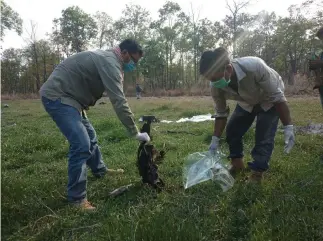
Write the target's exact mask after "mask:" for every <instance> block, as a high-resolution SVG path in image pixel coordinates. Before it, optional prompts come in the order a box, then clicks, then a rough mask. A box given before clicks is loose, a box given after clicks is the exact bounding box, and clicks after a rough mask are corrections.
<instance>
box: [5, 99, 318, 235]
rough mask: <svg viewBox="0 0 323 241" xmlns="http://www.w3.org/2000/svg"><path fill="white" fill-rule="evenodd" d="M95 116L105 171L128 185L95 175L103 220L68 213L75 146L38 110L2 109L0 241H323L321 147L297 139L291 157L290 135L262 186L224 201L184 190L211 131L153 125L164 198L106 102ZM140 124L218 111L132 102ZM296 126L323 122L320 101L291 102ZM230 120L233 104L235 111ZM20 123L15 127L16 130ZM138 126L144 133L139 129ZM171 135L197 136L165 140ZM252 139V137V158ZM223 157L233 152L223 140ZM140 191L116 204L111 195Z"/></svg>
mask: <svg viewBox="0 0 323 241" xmlns="http://www.w3.org/2000/svg"><path fill="white" fill-rule="evenodd" d="M104 101H106V102H107V104H106V105H97V106H95V107H93V108H92V109H90V111H89V112H88V117H89V119H90V120H91V121H92V124H93V126H94V127H95V128H96V131H97V134H98V137H99V143H100V146H101V150H102V153H103V157H104V160H105V163H106V164H107V165H108V166H109V167H110V168H123V169H124V170H125V173H124V174H123V175H110V176H106V177H104V178H103V179H99V180H96V179H94V178H93V177H92V175H91V173H90V172H89V175H88V199H89V200H90V201H91V202H92V203H93V204H94V205H95V206H96V207H97V211H96V212H95V213H82V212H77V211H75V210H73V209H72V208H71V207H69V206H68V205H66V200H65V195H66V189H65V188H66V183H67V159H66V156H67V152H68V143H67V142H66V141H65V139H64V137H63V136H62V134H61V133H60V132H59V131H58V129H57V128H56V126H55V124H54V122H52V120H51V119H50V118H49V116H48V115H47V113H46V112H45V111H44V110H43V108H42V106H41V103H40V101H39V100H30V101H29V100H21V101H20V100H14V101H6V102H4V101H3V102H2V105H3V104H5V103H7V104H9V108H3V109H2V123H1V129H2V141H1V158H2V163H1V168H2V171H1V175H2V178H1V189H2V192H1V214H2V217H1V219H2V224H1V231H2V234H1V236H2V240H41V241H46V240H82V241H83V240H96V241H99V240H113V241H128V240H129V241H130V240H145V241H146V240H154V241H156V240H161V241H163V240H165V241H168V240H172V241H175V240H184V241H189V240H194V241H196V240H207V241H208V240H228V241H232V240H252V241H256V240H259V241H260V240H261V241H268V240H272V241H273V240H284V241H286V240H291V241H297V240H302V241H303V240H313V241H319V240H323V161H322V160H320V155H322V154H323V138H322V136H315V135H300V134H299V135H297V136H296V138H297V143H296V146H295V147H294V149H293V151H292V152H291V153H290V154H289V155H284V154H283V133H282V132H278V133H277V136H276V147H275V150H274V153H273V156H272V160H271V168H270V172H268V174H267V175H266V179H265V181H264V182H263V184H262V185H250V184H246V183H244V182H243V181H242V180H239V179H238V180H237V181H236V183H235V185H234V187H233V188H232V189H230V190H229V191H228V192H225V193H223V192H222V191H221V189H220V187H219V186H217V185H216V184H214V183H212V182H205V183H203V184H200V185H196V186H194V187H192V188H189V189H187V190H184V189H183V187H182V166H183V162H184V159H185V157H187V155H188V154H190V153H193V152H197V151H205V150H207V148H208V145H209V142H210V139H211V134H212V128H213V122H203V123H182V124H163V123H158V124H153V127H154V130H153V135H154V137H155V138H154V143H155V144H156V146H157V148H158V147H159V148H160V147H162V146H163V145H164V144H165V148H166V149H167V154H166V159H165V161H164V163H163V164H162V165H161V166H160V175H161V176H162V177H163V179H164V181H165V182H166V190H165V191H164V192H162V193H160V194H158V195H157V196H156V195H155V193H154V192H152V191H151V190H149V189H147V188H144V187H142V186H141V185H140V178H139V176H138V172H137V169H136V166H135V162H136V151H137V147H138V142H137V141H135V140H132V139H129V138H128V137H127V134H126V132H125V129H124V127H123V126H122V125H121V123H120V122H119V121H118V119H117V118H116V115H115V113H114V112H113V110H112V106H111V105H110V103H109V102H108V100H107V99H104ZM129 102H130V106H131V108H132V110H133V112H134V113H135V116H136V120H138V119H139V117H140V116H141V115H143V114H154V115H156V116H157V117H158V118H160V119H167V120H177V119H179V118H180V117H184V116H193V115H196V114H206V113H210V112H211V111H212V100H211V98H210V97H201V98H198V97H195V98H188V97H185V98H184V97H182V98H147V99H145V98H144V99H141V100H139V101H138V100H136V99H133V98H130V99H129ZM289 102H290V108H291V112H292V117H293V120H294V123H295V124H296V125H306V124H307V123H308V122H309V121H312V122H314V123H322V122H323V112H322V109H321V107H320V104H319V99H317V98H294V99H293V98H290V99H289ZM230 106H231V110H233V107H234V103H233V102H230ZM14 123H15V125H14ZM139 126H140V124H139ZM166 130H182V131H190V132H193V133H195V134H196V135H190V134H166V133H165V131H166ZM253 140H254V130H253V129H250V131H249V132H248V133H247V134H246V135H245V137H244V141H245V142H244V146H245V153H246V158H245V161H246V162H247V161H249V160H250V155H249V152H250V150H251V148H252V147H253V143H254V141H253ZM222 143H223V144H222V149H223V151H224V152H225V153H226V154H227V153H228V149H227V146H226V144H225V143H224V141H223V140H222ZM129 183H134V184H135V187H134V188H132V189H131V190H130V191H129V192H127V193H125V194H124V195H122V196H119V197H117V198H115V199H112V198H109V197H108V193H109V192H110V191H112V190H113V189H115V188H117V187H119V186H122V185H126V184H129Z"/></svg>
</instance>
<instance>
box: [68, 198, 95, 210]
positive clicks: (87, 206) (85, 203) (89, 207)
mask: <svg viewBox="0 0 323 241" xmlns="http://www.w3.org/2000/svg"><path fill="white" fill-rule="evenodd" d="M71 205H72V206H73V207H76V208H78V209H80V210H81V211H94V210H95V207H94V206H92V204H91V203H90V202H89V201H88V200H83V201H82V202H80V203H71Z"/></svg>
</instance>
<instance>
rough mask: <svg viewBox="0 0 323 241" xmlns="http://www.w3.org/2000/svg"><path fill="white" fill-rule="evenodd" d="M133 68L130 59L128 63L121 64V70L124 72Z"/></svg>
mask: <svg viewBox="0 0 323 241" xmlns="http://www.w3.org/2000/svg"><path fill="white" fill-rule="evenodd" d="M135 69H136V65H135V63H134V62H133V60H130V61H129V63H127V64H123V71H124V72H130V71H134V70H135Z"/></svg>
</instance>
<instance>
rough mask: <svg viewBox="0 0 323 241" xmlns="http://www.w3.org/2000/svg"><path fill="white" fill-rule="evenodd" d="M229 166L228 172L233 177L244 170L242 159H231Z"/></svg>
mask: <svg viewBox="0 0 323 241" xmlns="http://www.w3.org/2000/svg"><path fill="white" fill-rule="evenodd" d="M231 165H232V167H231V168H230V170H229V172H230V174H231V176H233V177H236V176H237V175H238V174H239V173H241V172H242V171H243V170H244V169H245V167H244V164H243V159H242V158H232V159H231Z"/></svg>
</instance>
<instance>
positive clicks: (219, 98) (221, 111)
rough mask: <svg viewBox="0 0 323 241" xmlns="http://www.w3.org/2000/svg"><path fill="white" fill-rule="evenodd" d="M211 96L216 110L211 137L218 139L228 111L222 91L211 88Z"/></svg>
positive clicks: (225, 122) (223, 127)
mask: <svg viewBox="0 0 323 241" xmlns="http://www.w3.org/2000/svg"><path fill="white" fill-rule="evenodd" d="M211 95H212V98H213V100H214V103H215V110H216V118H215V121H214V132H213V136H216V137H219V138H220V137H221V135H222V133H223V130H224V129H225V126H226V124H227V117H228V116H229V113H230V109H229V107H228V106H227V103H226V99H225V97H224V93H223V91H222V90H219V89H216V88H215V87H212V88H211Z"/></svg>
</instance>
